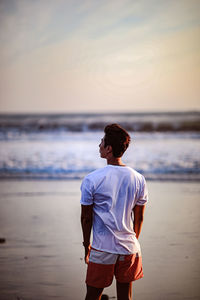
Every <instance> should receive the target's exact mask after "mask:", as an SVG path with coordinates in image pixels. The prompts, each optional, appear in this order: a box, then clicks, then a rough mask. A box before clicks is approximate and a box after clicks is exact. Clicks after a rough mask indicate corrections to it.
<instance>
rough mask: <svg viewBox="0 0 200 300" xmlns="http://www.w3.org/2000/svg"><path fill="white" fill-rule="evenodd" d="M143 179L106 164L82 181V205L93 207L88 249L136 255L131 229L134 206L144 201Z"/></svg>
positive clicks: (123, 167)
mask: <svg viewBox="0 0 200 300" xmlns="http://www.w3.org/2000/svg"><path fill="white" fill-rule="evenodd" d="M145 187H146V184H145V179H144V177H143V176H142V175H141V174H139V173H138V172H136V171H135V170H133V169H132V168H130V167H127V166H115V165H107V166H106V167H104V168H101V169H98V170H96V171H94V172H92V173H90V174H89V175H87V176H86V177H85V179H84V181H83V184H82V187H81V190H82V199H81V203H82V204H83V205H90V204H93V243H92V247H94V248H95V249H98V250H101V251H107V252H110V253H117V254H130V253H137V252H140V245H139V243H138V241H137V239H136V237H135V233H134V230H133V217H132V212H133V208H134V206H135V205H144V203H145V202H146V200H147V192H146V188H145Z"/></svg>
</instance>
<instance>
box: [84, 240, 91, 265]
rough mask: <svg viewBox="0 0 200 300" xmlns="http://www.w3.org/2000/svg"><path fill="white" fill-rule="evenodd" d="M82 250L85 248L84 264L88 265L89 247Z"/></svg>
mask: <svg viewBox="0 0 200 300" xmlns="http://www.w3.org/2000/svg"><path fill="white" fill-rule="evenodd" d="M84 248H85V263H86V264H87V265H88V263H89V256H90V250H91V246H90V245H89V246H86V247H84Z"/></svg>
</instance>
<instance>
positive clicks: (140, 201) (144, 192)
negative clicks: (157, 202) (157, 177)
mask: <svg viewBox="0 0 200 300" xmlns="http://www.w3.org/2000/svg"><path fill="white" fill-rule="evenodd" d="M147 201H148V189H147V184H146V180H145V178H144V176H142V183H141V187H140V190H139V195H138V198H137V201H136V205H145V204H146V202H147Z"/></svg>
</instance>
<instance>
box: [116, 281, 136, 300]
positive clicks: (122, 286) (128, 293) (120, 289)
mask: <svg viewBox="0 0 200 300" xmlns="http://www.w3.org/2000/svg"><path fill="white" fill-rule="evenodd" d="M116 284H117V300H131V299H132V282H125V283H124V282H119V281H116Z"/></svg>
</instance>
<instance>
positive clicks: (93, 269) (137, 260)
mask: <svg viewBox="0 0 200 300" xmlns="http://www.w3.org/2000/svg"><path fill="white" fill-rule="evenodd" d="M114 275H115V278H116V280H117V281H119V282H131V281H134V280H138V279H140V278H142V277H143V269H142V256H141V253H135V254H130V255H121V254H113V253H107V252H103V251H99V250H95V249H93V248H92V249H91V252H90V257H89V264H88V269H87V275H86V284H87V285H89V286H93V287H96V288H104V287H107V286H109V285H111V283H112V281H113V277H114Z"/></svg>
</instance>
